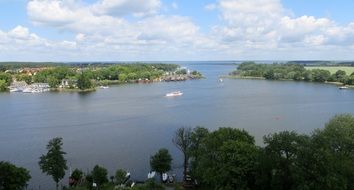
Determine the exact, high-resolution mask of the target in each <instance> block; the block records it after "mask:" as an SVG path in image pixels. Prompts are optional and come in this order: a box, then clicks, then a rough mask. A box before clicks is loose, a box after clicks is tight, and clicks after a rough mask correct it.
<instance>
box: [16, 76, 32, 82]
mask: <svg viewBox="0 0 354 190" xmlns="http://www.w3.org/2000/svg"><path fill="white" fill-rule="evenodd" d="M16 80H18V81H25V82H26V83H27V84H31V83H32V76H31V75H27V74H20V75H16Z"/></svg>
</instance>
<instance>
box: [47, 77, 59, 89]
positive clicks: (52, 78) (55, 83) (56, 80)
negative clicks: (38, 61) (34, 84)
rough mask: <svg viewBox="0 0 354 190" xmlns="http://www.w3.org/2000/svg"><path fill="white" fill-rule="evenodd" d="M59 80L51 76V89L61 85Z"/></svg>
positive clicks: (49, 82) (49, 80)
mask: <svg viewBox="0 0 354 190" xmlns="http://www.w3.org/2000/svg"><path fill="white" fill-rule="evenodd" d="M59 83H60V82H59V80H58V79H57V78H55V77H53V76H50V77H49V78H48V85H49V86H50V87H51V88H57V87H58V85H59Z"/></svg>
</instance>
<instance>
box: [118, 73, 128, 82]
mask: <svg viewBox="0 0 354 190" xmlns="http://www.w3.org/2000/svg"><path fill="white" fill-rule="evenodd" d="M126 80H127V75H126V74H124V73H121V74H119V81H121V82H125V81H126Z"/></svg>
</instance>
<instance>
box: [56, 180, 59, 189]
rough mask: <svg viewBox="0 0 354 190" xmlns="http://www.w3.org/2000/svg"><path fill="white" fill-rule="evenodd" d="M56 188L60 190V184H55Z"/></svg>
mask: <svg viewBox="0 0 354 190" xmlns="http://www.w3.org/2000/svg"><path fill="white" fill-rule="evenodd" d="M55 188H56V190H58V189H59V184H58V182H56V183H55Z"/></svg>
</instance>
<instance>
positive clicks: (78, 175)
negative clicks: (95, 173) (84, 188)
mask: <svg viewBox="0 0 354 190" xmlns="http://www.w3.org/2000/svg"><path fill="white" fill-rule="evenodd" d="M83 177H84V173H83V172H82V171H81V170H79V169H75V170H74V171H73V172H72V174H71V176H70V178H71V180H72V182H71V183H70V182H69V185H71V186H72V185H73V186H76V185H77V184H78V183H79V182H80V180H81V179H82V178H83Z"/></svg>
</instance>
